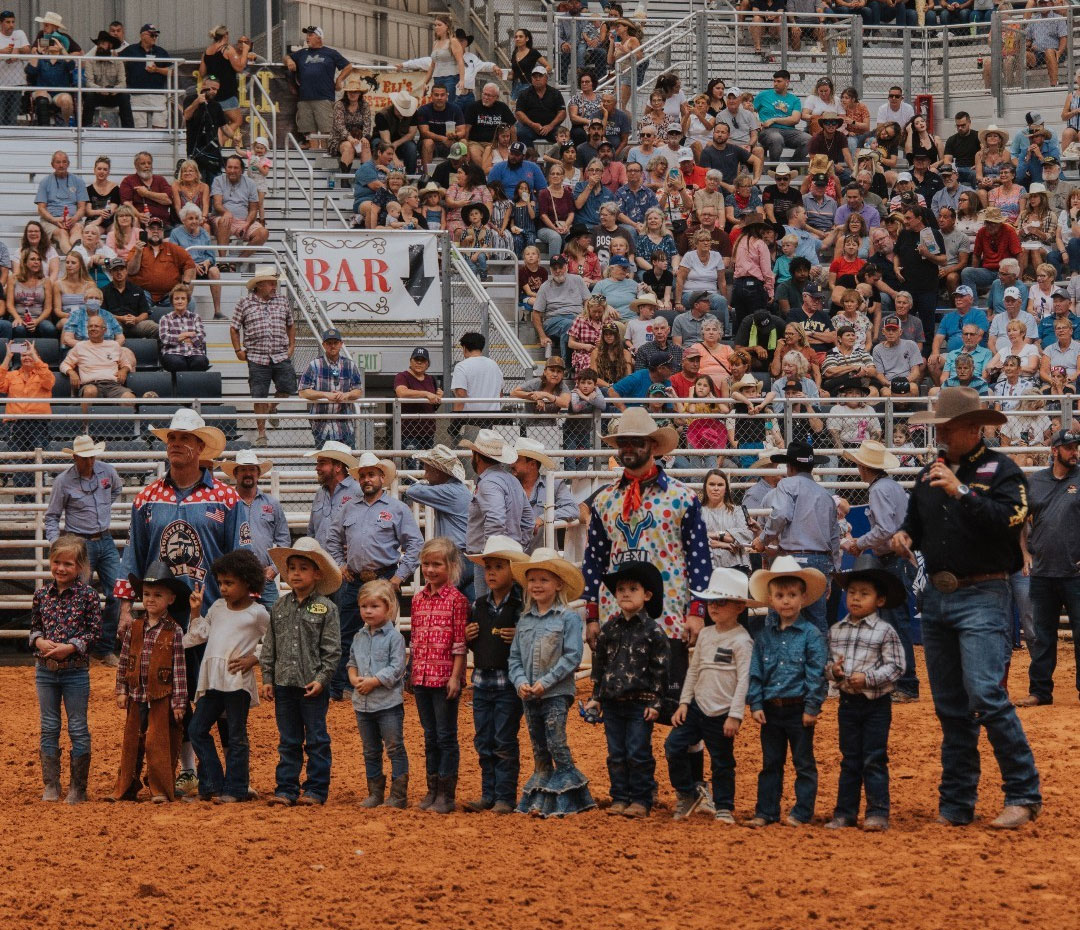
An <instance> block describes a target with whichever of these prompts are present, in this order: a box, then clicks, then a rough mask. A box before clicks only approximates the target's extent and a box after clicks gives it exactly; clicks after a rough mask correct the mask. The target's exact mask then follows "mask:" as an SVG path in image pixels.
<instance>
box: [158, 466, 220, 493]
mask: <svg viewBox="0 0 1080 930" xmlns="http://www.w3.org/2000/svg"><path fill="white" fill-rule="evenodd" d="M162 481H164V482H165V483H166V484H170V485H172V486H173V488H175V489H176V490H177V491H179V490H180V488H179V487H178V486H177V484H176V482H175V481H173V478H172V472H171V471H167V472H165V477H164V478H163V479H162ZM200 484H201V485H203V486H204V487H208V488H212V487H213V486H214V473H213V472H212V471H211V470H210V469H209V468H204V469H202V472H201V474H200V475H199V480H198V481H196V482H195V485H194V487H198V486H199V485H200Z"/></svg>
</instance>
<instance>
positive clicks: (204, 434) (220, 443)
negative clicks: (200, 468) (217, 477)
mask: <svg viewBox="0 0 1080 930" xmlns="http://www.w3.org/2000/svg"><path fill="white" fill-rule="evenodd" d="M150 432H151V433H152V434H153V435H155V436H157V438H158V439H160V440H161V441H162V442H167V441H168V439H169V433H190V434H191V435H192V436H196V437H198V438H199V439H201V440H202V441H203V444H204V445H205V446H206V448H205V449H204V450H203V453H202V458H203V459H216V458H217V457H218V456H220V455H221V453H222V452H224V451H225V442H226V440H225V434H224V433H223V432H222V431H221V430H219V429H218V428H217V427H216V426H207V425H206V423H205V422H204V421H203V418H202V417H201V416H199V415H198V414H197V413H196V412H195V411H194V410H192V409H191V408H190V407H181V408H180V409H179V410H177V411H176V412H175V413H174V414H173V415H172V419H171V420H170V421H169V425H168V426H166V427H160V428H158V429H152V430H150Z"/></svg>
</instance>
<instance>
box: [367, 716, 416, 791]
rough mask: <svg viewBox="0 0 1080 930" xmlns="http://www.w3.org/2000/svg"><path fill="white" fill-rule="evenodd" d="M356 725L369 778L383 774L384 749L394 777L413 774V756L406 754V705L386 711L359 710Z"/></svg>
mask: <svg viewBox="0 0 1080 930" xmlns="http://www.w3.org/2000/svg"><path fill="white" fill-rule="evenodd" d="M356 727H357V729H358V730H359V731H360V745H361V746H362V747H363V750H364V774H365V775H366V776H367V778H368V781H371V780H372V779H374V778H378V777H379V776H380V775H382V773H383V767H382V759H383V749H384V748H385V749H386V755H387V756H388V757H389V759H390V777H391V778H400V777H401V776H402V775H408V774H409V757H408V756H407V755H406V753H405V705H404V704H398V705H396V706H395V707H387V708H386V710H376V711H363V710H358V711H357V712H356Z"/></svg>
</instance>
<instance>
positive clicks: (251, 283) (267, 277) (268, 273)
mask: <svg viewBox="0 0 1080 930" xmlns="http://www.w3.org/2000/svg"><path fill="white" fill-rule="evenodd" d="M263 281H273V282H274V283H275V284H284V283H285V275H283V274H278V270H277V268H276V267H275V266H273V265H256V266H255V273H254V274H253V275H252V276H251V277H250V278H248V279H247V281H245V282H244V284H245V285H246V287H247V289H248V290H249V291H252V290H254V289H255V285H256V284H261V283H262V282H263Z"/></svg>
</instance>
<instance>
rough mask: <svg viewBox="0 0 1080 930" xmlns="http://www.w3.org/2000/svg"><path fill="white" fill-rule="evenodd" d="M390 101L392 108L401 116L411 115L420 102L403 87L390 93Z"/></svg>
mask: <svg viewBox="0 0 1080 930" xmlns="http://www.w3.org/2000/svg"><path fill="white" fill-rule="evenodd" d="M390 102H391V103H392V104H393V105H394V109H395V110H397V111H398V113H400V114H401V115H402V116H412V115H413V114H414V113H415V112H416V108H417V106H418V105H419V103H420V101H419V100H417V99H416V98H415V97H414V96H413V95H412V94H410V93H409V92H408V91H407V90H405V89H404V88H402V89H401V90H399V91H397V92H396V93H393V94H391V95H390Z"/></svg>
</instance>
